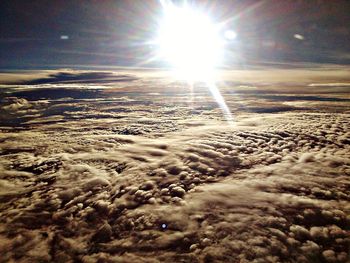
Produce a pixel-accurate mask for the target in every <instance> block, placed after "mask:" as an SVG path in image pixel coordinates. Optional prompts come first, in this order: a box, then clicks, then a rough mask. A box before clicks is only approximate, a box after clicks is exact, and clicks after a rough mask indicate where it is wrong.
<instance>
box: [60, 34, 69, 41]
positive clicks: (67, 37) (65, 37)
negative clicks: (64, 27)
mask: <svg viewBox="0 0 350 263" xmlns="http://www.w3.org/2000/svg"><path fill="white" fill-rule="evenodd" d="M60 38H61V39H62V40H67V39H69V36H66V35H62V36H61V37H60Z"/></svg>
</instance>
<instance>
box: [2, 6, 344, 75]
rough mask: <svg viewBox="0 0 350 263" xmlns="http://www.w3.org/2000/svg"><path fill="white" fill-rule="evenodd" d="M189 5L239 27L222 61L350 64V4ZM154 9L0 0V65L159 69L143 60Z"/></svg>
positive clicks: (149, 47) (153, 26) (153, 28)
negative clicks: (231, 55)
mask: <svg viewBox="0 0 350 263" xmlns="http://www.w3.org/2000/svg"><path fill="white" fill-rule="evenodd" d="M177 2H179V1H177ZM193 5H195V6H196V7H198V8H200V9H203V10H204V11H205V12H208V13H210V14H211V16H212V17H213V19H214V20H215V21H217V22H221V21H229V22H228V23H227V28H228V29H233V30H235V31H236V32H237V34H238V37H237V39H236V40H235V41H234V42H232V43H231V44H230V46H229V48H230V49H231V50H232V52H233V53H235V54H237V56H236V58H235V59H232V61H230V60H228V63H227V65H228V66H236V65H241V64H243V65H244V64H255V63H261V62H278V63H294V62H313V63H337V64H349V63H350V44H349V43H350V1H345V0H344V1H336V0H334V1H328V0H318V1H316V0H305V1H301V0H300V1H294V0H293V1H287V0H283V1H272V0H265V1H252V0H241V1H238V0H236V1H228V0H226V1H195V2H193ZM160 13H161V6H160V4H159V2H158V1H156V0H153V1H142V0H140V1H138V0H133V1H117V0H114V1H110V0H90V1H89V0H84V1H83V0H74V1H73V0H71V1H66V0H57V1H55V0H32V1H28V0H21V1H20V0H2V1H0V68H2V69H15V68H46V67H61V66H62V67H66V66H69V67H78V66H84V65H85V66H102V67H103V66H146V67H154V66H161V64H160V63H156V62H152V63H146V64H145V63H144V62H145V61H146V60H147V59H149V58H150V57H151V56H152V55H153V54H154V47H153V46H152V44H150V43H148V42H149V40H151V39H152V37H153V36H154V34H155V32H156V29H157V18H158V17H159V15H160ZM179 19H181V18H179ZM295 34H299V35H301V36H303V37H304V39H302V40H301V39H297V38H295V37H294V35H295ZM61 36H68V39H61ZM63 38H64V37H63Z"/></svg>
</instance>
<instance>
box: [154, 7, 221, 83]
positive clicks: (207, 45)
mask: <svg viewBox="0 0 350 263" xmlns="http://www.w3.org/2000/svg"><path fill="white" fill-rule="evenodd" d="M163 7H164V14H163V18H162V19H161V21H160V23H159V31H158V39H157V43H158V46H159V56H160V57H161V58H162V59H163V60H165V61H167V62H168V63H169V64H170V65H171V67H172V68H173V69H174V71H175V72H176V73H177V75H179V76H180V77H181V78H184V79H186V80H189V81H206V80H208V79H210V78H212V77H213V74H214V70H215V68H217V67H218V66H220V63H221V60H222V56H223V54H222V52H223V40H222V38H221V37H220V32H219V27H218V26H217V25H216V24H214V23H213V22H212V21H211V19H210V17H209V16H208V15H206V14H204V13H201V12H199V11H198V10H195V9H193V8H191V7H189V6H182V7H178V6H175V5H173V4H169V5H164V6H163Z"/></svg>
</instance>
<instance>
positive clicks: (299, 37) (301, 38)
mask: <svg viewBox="0 0 350 263" xmlns="http://www.w3.org/2000/svg"><path fill="white" fill-rule="evenodd" d="M294 38H296V39H299V40H304V36H302V35H300V34H294Z"/></svg>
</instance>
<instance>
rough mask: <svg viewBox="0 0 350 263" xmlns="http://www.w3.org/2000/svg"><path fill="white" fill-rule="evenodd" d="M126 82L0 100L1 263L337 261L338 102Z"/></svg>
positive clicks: (340, 199) (343, 220)
mask: <svg viewBox="0 0 350 263" xmlns="http://www.w3.org/2000/svg"><path fill="white" fill-rule="evenodd" d="M136 82H137V83H136V84H137V85H136V84H135V83H134V81H133V82H130V83H129V82H126V83H125V85H130V87H129V88H126V87H124V88H123V87H118V89H117V88H111V84H110V83H108V84H106V87H107V88H106V87H105V88H104V89H100V88H95V89H91V85H94V83H84V84H79V85H80V86H73V87H72V86H69V85H71V84H65V85H66V86H64V87H62V86H61V87H57V86H55V85H54V84H50V86H45V89H43V86H41V84H40V85H30V87H29V86H25V87H23V86H14V87H11V88H9V89H6V90H4V91H3V92H2V98H1V105H0V107H1V111H2V113H4V114H2V115H1V116H2V117H1V125H0V126H1V129H2V132H1V133H0V149H1V150H0V156H1V157H0V254H1V255H2V260H3V261H4V262H6V261H19V262H28V261H29V262H74V261H81V262H101V261H102V262H223V261H226V262H347V261H348V259H349V254H348V253H349V251H348V248H349V245H350V236H349V234H350V232H349V224H350V217H349V213H350V207H349V200H350V199H349V198H350V197H349V191H350V180H349V176H350V154H349V152H350V149H349V145H350V133H349V128H348V127H349V124H350V123H349V122H350V119H349V106H348V105H347V101H346V100H347V99H348V98H349V97H348V95H347V94H346V93H341V95H339V94H338V93H337V94H336V93H334V94H332V93H328V94H327V95H326V96H325V94H323V93H320V92H318V91H319V90H315V92H314V94H312V95H310V96H311V98H312V99H311V100H310V96H309V97H306V98H304V97H302V96H300V95H296V94H289V95H286V94H284V95H283V97H281V96H278V95H277V94H276V93H274V92H273V90H274V89H273V87H272V86H269V89H270V93H268V95H266V96H259V95H257V94H256V93H254V92H251V93H249V94H245V93H243V92H238V91H237V92H236V93H232V90H235V87H236V86H232V89H229V84H227V85H228V86H227V87H226V88H222V91H223V94H224V96H225V98H226V102H227V104H228V105H229V107H230V108H231V110H232V112H233V113H234V117H235V120H234V123H233V124H232V123H227V122H226V121H225V120H224V118H223V116H222V113H221V111H220V109H219V108H218V106H217V105H216V104H215V101H214V100H213V99H212V98H211V97H210V96H209V92H208V91H206V90H205V87H203V86H198V88H197V89H196V91H195V93H194V94H192V96H193V98H192V99H191V93H189V92H188V91H186V89H185V88H181V87H183V84H182V83H179V82H166V81H165V80H164V79H154V78H142V77H138V80H137V81H136ZM157 83H158V86H157ZM61 84H62V83H61ZM43 85H45V84H43ZM118 85H119V84H118ZM133 85H136V87H134V88H133ZM162 85H165V86H163V87H161V86H162ZM249 85H250V87H253V85H255V86H256V83H255V84H253V83H249ZM89 87H90V88H89ZM150 87H153V89H151V88H150ZM262 87H263V85H262V84H261V86H260V87H255V88H254V89H253V90H260V89H261V88H262ZM62 89H63V90H62ZM176 89H177V90H178V92H177V93H175V92H174V91H175V90H176ZM240 89H241V90H244V89H248V88H243V87H241V88H237V90H240ZM264 89H268V88H267V87H266V86H264ZM57 90H59V91H60V92H61V93H59V91H57ZM126 90H129V92H126ZM251 90H252V89H251ZM51 92H53V93H51ZM55 92H57V93H55ZM54 94H63V95H66V96H56V95H54ZM290 97H292V98H293V99H290V100H289V99H288V98H290ZM324 97H326V98H338V99H331V100H327V101H326V102H325V100H324V99H318V98H324ZM344 100H345V101H344ZM311 102H312V103H311ZM290 103H292V104H290ZM324 103H329V104H327V105H325V104H324ZM281 105H282V106H284V107H287V106H288V107H290V108H285V110H274V111H269V110H268V109H279V108H280V107H281ZM286 105H287V106H286ZM254 108H255V109H257V108H258V109H261V110H259V111H257V110H253V109H254ZM266 112H274V113H273V114H271V113H266Z"/></svg>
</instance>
